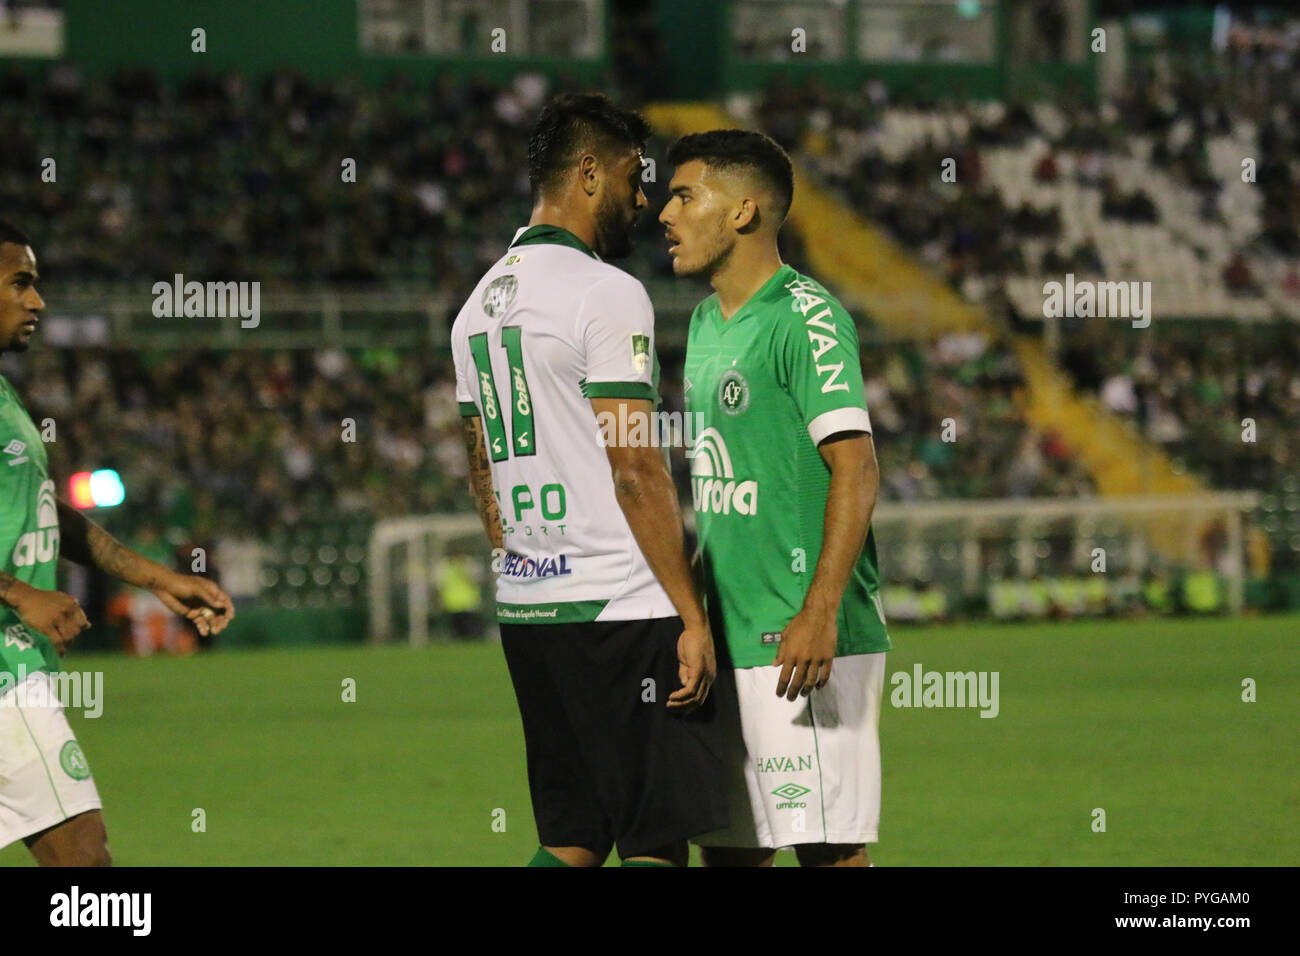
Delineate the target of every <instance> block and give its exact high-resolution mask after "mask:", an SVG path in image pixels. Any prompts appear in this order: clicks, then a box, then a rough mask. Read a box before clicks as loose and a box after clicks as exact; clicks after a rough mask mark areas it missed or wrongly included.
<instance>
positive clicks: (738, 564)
mask: <svg viewBox="0 0 1300 956" xmlns="http://www.w3.org/2000/svg"><path fill="white" fill-rule="evenodd" d="M683 387H684V389H685V392H686V410H687V411H688V412H689V413H691V414H690V422H691V425H692V427H694V428H695V429H696V432H695V435H694V438H693V445H692V450H691V491H692V498H693V501H694V505H695V515H696V530H697V532H698V534H699V550H700V558H701V561H702V563H703V568H704V572H705V580H706V582H707V584H706V592H705V595H706V600H707V602H708V605H709V616H710V618H711V619H712V620H713V621H714V624H715V627H716V626H717V625H718V624H719V623H720V624H721V626H722V628H723V630H724V632H725V633H724V637H725V640H726V646H727V649H728V651H729V652H730V657H731V663H732V665H733V666H735V667H758V666H761V665H766V664H771V663H772V659H773V658H774V657H775V656H776V652H777V645H778V644H779V643H780V637H781V631H782V629H783V628H784V627H785V626H786V625H787V624H789V623H790V620H791V619H792V618H793V617H794V616H795V615H796V614H797V613H799V610H800V608H802V607H803V601H804V597H805V595H806V594H807V593H808V586H809V585H810V584H811V583H812V578H813V572H814V570H815V569H816V567H817V559H818V557H819V556H820V555H821V548H822V535H823V531H824V525H823V522H824V518H825V510H826V496H827V493H828V491H829V489H830V470H829V469H828V468H827V467H826V463H825V462H824V461H823V460H822V457H821V454H820V453H819V452H818V451H817V445H818V443H819V442H821V441H822V440H823V439H825V438H826V437H828V436H830V435H833V434H836V433H837V432H843V431H865V432H870V430H871V420H870V418H869V417H868V415H867V408H866V402H865V401H864V399H863V394H862V372H861V366H860V364H859V362H858V336H857V330H856V329H855V328H854V326H853V319H852V318H850V317H849V314H848V313H847V312H846V311H845V310H844V307H843V306H842V305H840V303H839V302H838V301H836V300H835V298H834V297H833V296H831V294H830V293H829V292H827V291H826V289H825V288H823V287H822V286H821V285H820V284H818V283H817V282H815V281H813V280H812V279H809V278H808V277H807V276H803V275H800V274H799V273H798V272H796V271H795V270H794V269H792V268H791V267H790V266H788V265H787V266H782V267H781V268H780V269H778V270H777V272H776V274H775V275H773V276H772V278H771V279H769V280H768V281H767V282H766V283H765V284H764V285H763V287H762V288H761V289H759V290H758V291H757V292H756V293H754V295H753V296H752V297H751V298H750V300H749V301H748V302H746V303H745V305H744V306H743V307H741V309H740V310H739V311H738V312H736V314H735V315H733V316H732V317H731V318H730V319H729V320H726V321H724V320H723V318H722V313H721V311H720V309H719V307H718V298H717V296H716V295H712V296H709V298H707V299H705V300H704V301H703V302H701V303H700V304H699V305H698V306H696V307H695V311H694V313H692V315H691V325H690V333H689V338H688V344H687V349H686V369H685V382H684V383H683ZM879 591H880V576H879V573H878V570H877V564H876V542H875V537H874V536H873V535H872V534H871V532H870V531H868V533H867V543H866V546H865V547H864V548H863V550H862V554H861V556H860V557H859V558H858V561H857V563H856V564H855V565H854V568H853V573H852V575H851V576H850V578H849V582H848V585H847V586H846V587H845V590H844V596H843V599H842V601H841V603H840V610H839V617H838V621H837V624H838V628H839V644H838V646H837V648H836V656H838V657H843V656H846V655H849V654H872V653H876V652H878V651H887V650H889V649H890V646H891V645H890V641H889V632H888V630H887V628H886V626H885V615H884V611H883V610H882V608H881V605H880V594H879Z"/></svg>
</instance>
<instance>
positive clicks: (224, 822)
mask: <svg viewBox="0 0 1300 956" xmlns="http://www.w3.org/2000/svg"><path fill="white" fill-rule="evenodd" d="M1298 636H1300V618H1296V617H1291V618H1262V619H1254V620H1238V621H1233V620H1226V619H1214V620H1195V621H1190V620H1179V621H1149V620H1148V621H1120V622H1075V623H1065V624H1027V625H987V624H981V625H972V626H962V625H958V626H951V627H943V628H925V629H919V628H917V629H913V628H907V629H904V628H897V629H896V630H895V635H894V640H895V645H896V650H895V651H894V652H892V653H891V654H890V659H889V667H888V670H887V677H886V685H885V694H886V699H885V704H884V707H883V712H882V715H881V741H882V749H883V754H884V758H883V759H884V796H883V809H882V816H881V830H880V836H881V840H880V843H879V844H877V845H875V846H873V847H872V848H871V852H872V856H873V858H874V859H875V861H876V862H877V863H879V864H882V865H886V866H889V865H895V866H897V865H987V864H994V865H1041V864H1066V865H1085V866H1087V865H1121V866H1126V865H1252V864H1272V865H1296V864H1297V863H1300V849H1297V848H1300V773H1297V770H1298V769H1300V768H1297V753H1298V750H1297V747H1296V735H1297V729H1298V728H1300V719H1298V718H1300V653H1297V637H1298ZM918 662H919V663H921V664H923V665H924V667H925V669H926V670H927V671H928V670H940V671H948V670H954V671H968V670H975V671H998V672H999V675H1000V683H999V690H1000V698H1001V699H1000V713H999V714H998V716H997V717H996V718H994V719H982V718H980V717H979V714H978V712H977V710H974V709H967V710H958V709H902V708H895V707H894V706H892V705H891V702H890V700H889V694H890V691H891V689H892V685H891V684H890V682H889V675H892V674H894V673H895V672H897V671H900V670H908V671H910V670H911V668H912V666H913V665H914V664H916V663H918ZM66 665H67V667H68V668H70V669H77V670H97V669H102V670H103V672H104V712H103V716H102V717H100V718H98V719H93V720H92V719H86V718H85V717H84V716H83V715H82V714H81V713H80V712H79V711H72V712H71V720H72V723H73V727H74V729H75V730H76V732H77V734H78V736H79V738H80V739H81V742H82V744H83V746H84V748H85V751H86V754H87V757H88V758H89V761H90V765H91V767H92V769H93V770H94V772H95V778H96V780H97V782H98V784H99V789H100V794H101V796H102V797H103V799H104V805H105V818H106V820H107V823H108V830H109V840H110V846H111V848H112V851H113V854H114V857H115V860H116V862H117V863H118V864H120V865H128V866H129V865H199V866H202V865H217V866H220V865H230V864H242V865H250V864H251V865H262V864H267V865H377V864H396V865H425V864H450V865H478V864H488V865H508V866H513V865H520V864H522V863H524V862H526V861H527V860H528V859H529V857H531V855H532V853H533V851H534V850H535V848H536V843H537V841H536V834H535V831H534V829H533V820H532V814H531V811H530V808H529V803H528V788H527V781H526V777H525V773H524V754H523V741H522V735H521V732H520V727H519V718H518V714H517V712H516V709H515V701H514V695H513V693H512V691H511V687H510V681H509V676H508V674H507V672H506V668H505V663H504V661H503V660H502V657H501V652H500V648H499V647H497V646H496V645H473V646H464V645H456V646H448V645H438V646H435V647H430V648H428V649H426V650H423V651H415V650H411V649H409V648H404V647H394V648H384V649H371V648H361V647H358V648H356V649H343V648H330V649H315V650H293V651H280V650H263V651H228V652H217V653H214V654H211V655H208V656H203V657H196V658H188V659H175V658H173V659H150V660H131V659H126V658H122V657H110V656H95V657H91V656H77V655H75V654H73V655H72V656H70V657H69V658H67V659H66ZM345 678H353V679H355V681H356V687H357V695H356V696H357V699H356V702H355V703H344V702H343V701H342V682H343V681H344V679H345ZM1244 678H1253V679H1254V680H1255V682H1256V685H1257V690H1256V693H1257V700H1256V702H1254V703H1246V702H1243V701H1242V682H1243V679H1244ZM196 808H202V809H203V811H204V813H205V814H206V832H202V833H195V832H193V831H192V828H191V823H192V819H193V816H192V814H193V811H194V810H195V809H196ZM1094 808H1102V809H1104V810H1105V813H1106V831H1105V832H1104V833H1098V832H1094V831H1093V810H1094ZM498 810H501V811H504V820H505V830H504V832H498V831H497V830H494V829H493V820H494V811H498ZM497 816H498V818H499V817H500V814H498V815H497ZM792 856H793V855H792V854H789V853H783V854H781V855H780V862H781V863H782V864H783V865H784V864H788V863H791V862H792ZM29 863H30V858H29V857H28V855H27V852H26V850H25V849H24V848H23V847H22V845H21V844H15V845H11V846H9V847H8V848H6V849H4V850H2V851H0V864H4V865H27V864H29Z"/></svg>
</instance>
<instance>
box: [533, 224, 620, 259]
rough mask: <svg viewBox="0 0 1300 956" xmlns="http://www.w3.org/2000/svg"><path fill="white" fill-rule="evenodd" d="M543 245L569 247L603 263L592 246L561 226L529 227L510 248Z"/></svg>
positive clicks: (541, 225) (542, 225) (543, 225)
mask: <svg viewBox="0 0 1300 956" xmlns="http://www.w3.org/2000/svg"><path fill="white" fill-rule="evenodd" d="M541 243H549V244H551V245H556V246H568V247H569V248H570V249H577V250H578V251H579V252H581V253H584V254H586V255H589V256H591V258H593V259H595V260H596V261H597V262H599V261H601V259H600V256H598V255H596V253H594V252H593V251H592V250H591V247H590V246H588V245H587V244H586V243H585V242H583V241H582V240H581V239H579V238H578V237H577V236H575V235H574V234H573V233H571V232H569V230H567V229H564V228H562V227H560V226H551V225H547V224H546V223H542V224H540V225H536V226H529V227H528V228H527V229H525V230H524V231H523V232H521V233H520V234H519V235H518V236H516V237H515V241H514V242H512V243H510V248H511V249H513V248H514V247H515V246H535V245H539V244H541Z"/></svg>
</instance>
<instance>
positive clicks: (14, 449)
mask: <svg viewBox="0 0 1300 956" xmlns="http://www.w3.org/2000/svg"><path fill="white" fill-rule="evenodd" d="M26 450H27V443H26V442H21V441H19V440H18V439H17V438H15V439H14V440H13V441H11V442H10V443H9V444H7V445H5V454H6V455H13V456H14V457H12V458H10V459H9V464H10V465H11V466H13V465H21V464H22V463H23V462H25V461H27V456H26V455H24V454H23V452H25V451H26Z"/></svg>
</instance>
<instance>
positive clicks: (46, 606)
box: [13, 587, 90, 657]
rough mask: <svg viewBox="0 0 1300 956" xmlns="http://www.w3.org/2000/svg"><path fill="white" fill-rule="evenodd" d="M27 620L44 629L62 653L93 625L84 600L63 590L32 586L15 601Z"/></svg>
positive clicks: (22, 616) (30, 624)
mask: <svg viewBox="0 0 1300 956" xmlns="http://www.w3.org/2000/svg"><path fill="white" fill-rule="evenodd" d="M13 609H14V610H15V611H17V612H18V616H19V617H20V618H22V620H23V623H24V624H26V625H28V626H29V627H31V628H32V629H33V630H37V631H40V632H41V633H42V634H44V635H45V636H46V637H48V638H49V639H50V640H51V641H52V642H53V643H54V649H55V650H56V651H58V653H59V656H60V657H62V656H63V655H64V654H65V653H67V650H68V646H69V645H70V644H71V643H72V642H73V640H74V639H75V638H76V636H77V635H78V634H80V633H81V632H82V631H84V630H85V629H86V628H88V627H90V621H88V620H87V619H86V612H85V611H83V610H82V609H81V603H80V602H79V601H78V600H77V599H76V598H74V597H73V596H72V595H71V594H64V593H63V592H62V591H42V590H41V589H40V588H33V587H29V588H26V589H25V590H23V591H22V593H21V594H20V595H18V597H17V599H16V600H15V602H14V604H13Z"/></svg>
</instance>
